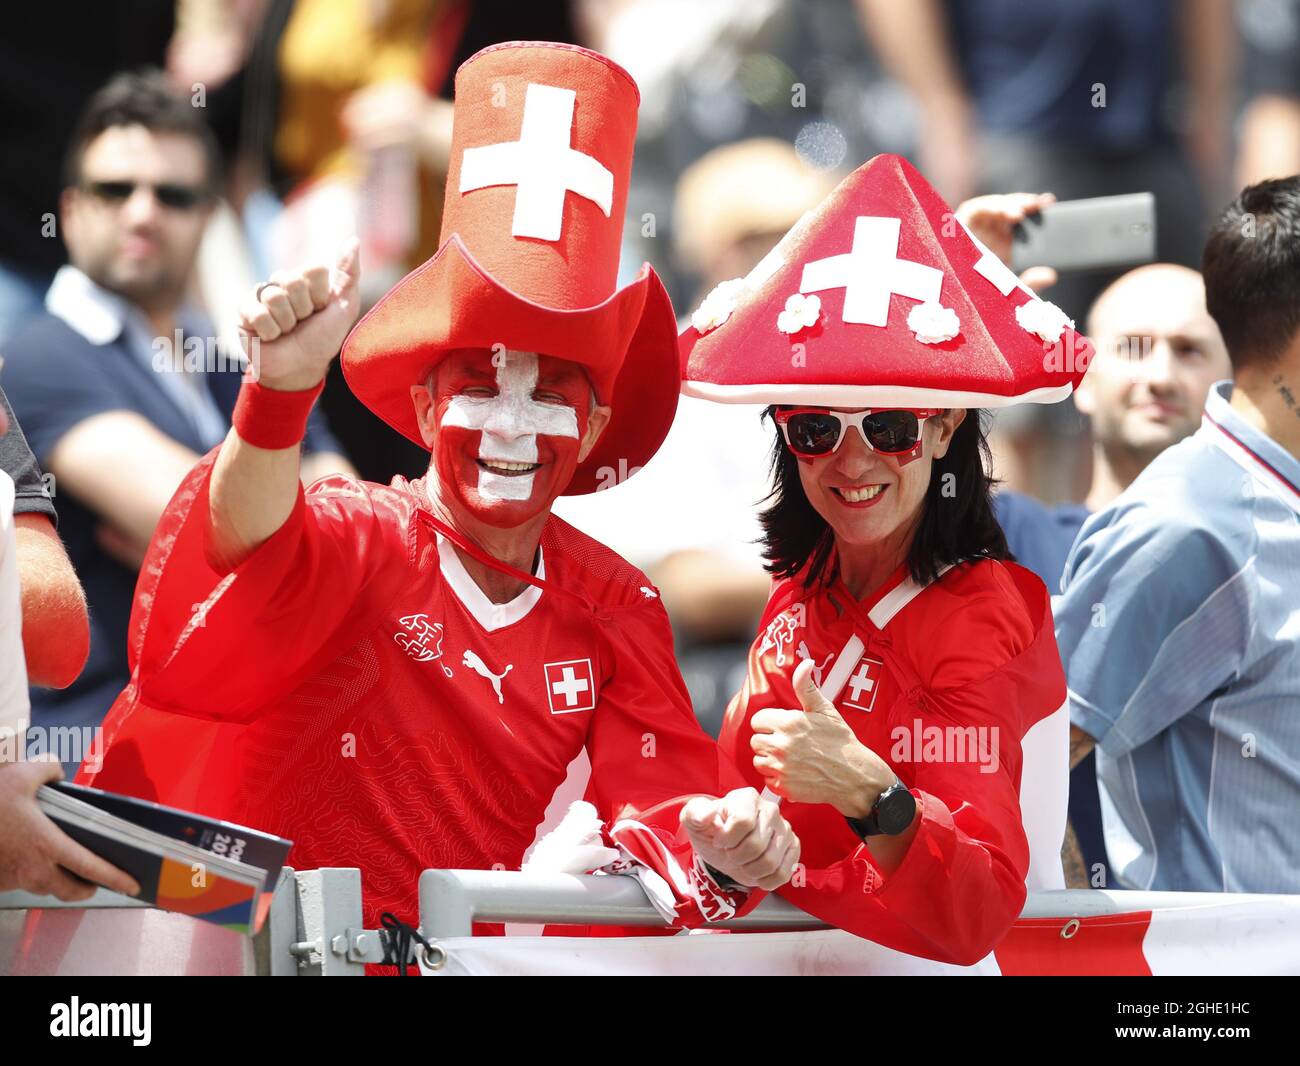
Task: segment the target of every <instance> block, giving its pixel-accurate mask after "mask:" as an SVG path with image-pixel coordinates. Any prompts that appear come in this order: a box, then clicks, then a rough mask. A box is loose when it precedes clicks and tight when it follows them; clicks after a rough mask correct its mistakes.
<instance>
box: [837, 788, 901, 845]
mask: <svg viewBox="0 0 1300 1066" xmlns="http://www.w3.org/2000/svg"><path fill="white" fill-rule="evenodd" d="M915 816H916V799H915V797H913V795H912V793H911V792H909V791H908V789H907V786H906V785H905V784H903V782H901V781H895V782H894V783H893V784H892V785H890V786H889V787H888V788H887V789H885V791H884V792H882V793H881V794H880V797H879V798H878V799H877V800H876V805H875V806H874V807H872V808H871V813H870V814H868V815H867V816H866V817H865V818H849V817H848V816H847V815H846V816H845V819H844V820H845V821H846V822H848V823H849V828H850V829H852V830H853V831H854V832H855V833H857V834H858V836H860V837H862V838H863V839H864V840H865V839H866V838H867V837H874V836H890V837H893V836H898V834H899V833H901V832H902V831H903V830H904V829H906V828H907V827H908V826H909V825H911V824H912V819H913V818H914V817H915Z"/></svg>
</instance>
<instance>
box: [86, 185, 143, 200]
mask: <svg viewBox="0 0 1300 1066" xmlns="http://www.w3.org/2000/svg"><path fill="white" fill-rule="evenodd" d="M90 191H91V192H93V193H94V194H95V195H96V196H98V197H99V198H100V199H101V200H111V201H113V202H120V201H122V200H126V199H129V198H130V196H131V193H133V192H135V183H134V182H130V181H92V182H91V183H90Z"/></svg>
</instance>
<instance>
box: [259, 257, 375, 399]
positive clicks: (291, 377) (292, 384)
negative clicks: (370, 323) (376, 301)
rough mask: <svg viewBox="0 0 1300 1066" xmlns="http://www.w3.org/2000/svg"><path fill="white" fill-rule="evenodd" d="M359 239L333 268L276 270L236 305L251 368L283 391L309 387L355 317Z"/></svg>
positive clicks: (323, 370)
mask: <svg viewBox="0 0 1300 1066" xmlns="http://www.w3.org/2000/svg"><path fill="white" fill-rule="evenodd" d="M358 249H359V244H358V242H357V241H356V240H353V241H351V242H350V243H349V244H348V246H347V248H346V249H345V250H344V252H343V254H342V255H341V256H339V260H338V262H337V263H336V264H335V265H334V268H333V269H332V270H331V268H329V267H327V266H314V267H307V268H306V269H304V270H296V271H293V270H282V271H277V272H276V273H274V274H272V275H271V279H270V281H268V282H266V283H265V284H262V285H259V286H258V287H257V290H256V292H255V293H254V295H253V296H252V297H250V298H249V300H248V301H247V302H246V303H244V304H243V305H242V306H241V307H240V309H239V331H240V333H241V334H243V335H244V337H245V338H246V341H245V347H246V348H247V349H248V356H249V360H250V363H251V365H252V368H253V370H252V373H253V375H254V376H255V377H256V379H257V380H258V381H259V382H260V383H261V384H263V385H265V386H267V387H268V388H272V389H281V390H283V391H286V392H297V391H300V390H303V389H311V388H315V387H316V386H317V385H318V384H320V382H321V381H322V380H323V379H324V377H325V373H326V371H328V370H329V365H330V362H331V361H332V360H333V359H334V356H336V355H337V354H338V351H339V348H341V347H342V346H343V341H344V340H345V339H346V337H347V335H348V330H350V329H351V328H352V323H353V322H355V321H356V319H357V311H358V310H359V308H360V304H361V300H360V297H359V296H358V288H357V285H358V282H359V280H360V278H361V270H360V265H359V262H358V259H359V254H358Z"/></svg>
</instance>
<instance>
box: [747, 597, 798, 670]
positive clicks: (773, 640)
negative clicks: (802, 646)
mask: <svg viewBox="0 0 1300 1066" xmlns="http://www.w3.org/2000/svg"><path fill="white" fill-rule="evenodd" d="M805 620H806V614H805V612H804V605H803V601H800V602H799V603H795V604H792V605H791V606H789V607H787V608H786V609H785V610H784V611H782V612H781V613H780V614H778V615H777V616H776V617H775V618H773V619H772V621H770V622H768V623H767V628H766V629H765V630H763V641H762V643H761V644H759V646H758V654H759V655H762V654H763V653H764V652H766V651H768V650H769V649H771V648H775V649H776V665H777V666H784V665H785V664H786V661H787V656H786V653H787V652H788V651H789V650H790V646H791V645H792V644H793V643H794V632H795V630H796V629H802V628H803V627H804V624H805Z"/></svg>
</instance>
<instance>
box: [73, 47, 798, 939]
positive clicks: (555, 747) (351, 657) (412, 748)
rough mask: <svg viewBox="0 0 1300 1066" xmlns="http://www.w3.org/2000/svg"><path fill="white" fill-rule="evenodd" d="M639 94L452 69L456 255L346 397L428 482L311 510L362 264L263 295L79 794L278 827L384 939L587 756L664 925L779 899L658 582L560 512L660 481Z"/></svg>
mask: <svg viewBox="0 0 1300 1066" xmlns="http://www.w3.org/2000/svg"><path fill="white" fill-rule="evenodd" d="M637 104H638V93H637V89H636V86H635V84H634V83H633V81H632V79H631V78H630V77H629V76H628V74H627V73H626V72H625V71H623V70H622V69H621V68H619V67H617V66H615V65H614V64H613V63H611V62H610V61H609V60H607V59H606V58H604V57H603V56H600V55H597V54H596V53H594V52H589V51H587V50H585V49H580V48H575V47H571V46H567V45H558V44H549V43H512V44H506V45H498V46H494V47H492V48H489V49H486V50H484V51H482V52H480V53H478V54H477V55H476V56H474V57H473V58H471V59H470V60H469V61H467V62H466V63H465V65H464V66H463V67H462V68H461V70H460V71H459V73H458V75H457V79H456V101H455V107H456V123H455V133H454V139H453V144H452V163H451V170H450V176H449V180H448V184H447V191H446V208H445V211H444V215H443V219H444V224H443V225H444V228H443V243H442V246H441V248H440V250H439V251H438V253H437V254H436V255H435V256H434V257H433V258H432V259H431V260H429V262H427V263H426V264H424V266H422V267H421V268H419V269H418V270H416V271H415V272H414V273H412V274H411V275H409V276H408V277H407V278H405V279H404V280H403V281H402V282H401V283H399V284H398V285H397V286H396V287H395V288H394V289H393V290H392V291H391V292H389V293H388V295H387V296H386V297H385V298H384V299H383V300H381V301H380V302H379V303H378V304H377V305H376V306H375V307H374V308H373V309H372V310H371V311H370V312H369V314H367V315H366V316H365V318H363V319H362V320H361V322H360V323H359V324H357V326H356V327H355V329H353V330H352V331H351V333H350V334H348V335H347V340H346V343H343V354H342V361H343V368H344V372H345V374H346V377H347V380H348V382H349V384H350V385H351V387H352V388H353V390H354V391H355V392H356V393H357V395H358V396H359V397H360V398H361V399H362V400H363V401H364V402H365V403H366V404H367V405H368V406H369V407H370V408H371V409H372V410H374V411H375V412H376V413H378V414H379V415H380V416H381V417H382V418H384V419H385V420H387V421H388V422H389V423H390V424H392V425H393V426H394V427H396V428H397V429H398V430H400V431H401V432H403V433H405V434H406V435H407V436H408V437H410V438H411V439H412V440H414V441H417V442H418V443H420V444H422V445H424V446H425V447H427V448H429V449H430V451H431V457H430V467H429V473H428V476H427V477H426V478H424V479H422V480H421V481H415V482H407V481H405V480H404V479H401V478H398V479H396V480H394V482H393V483H392V485H391V486H380V485H374V484H368V483H365V482H358V481H353V480H349V479H342V478H339V479H331V480H327V481H323V482H319V483H317V484H316V485H314V486H313V487H312V488H311V490H310V491H308V492H306V493H305V494H304V492H303V491H302V489H301V487H300V486H299V484H298V470H299V467H298V444H299V442H300V440H301V436H302V430H303V425H304V420H305V418H306V412H307V411H308V410H309V409H310V407H311V405H312V403H313V401H314V400H315V397H316V395H317V393H318V392H319V388H320V383H321V381H322V380H323V378H324V375H325V371H326V369H327V368H328V365H329V363H330V361H331V360H332V358H333V356H334V354H335V352H336V351H337V350H338V348H339V345H340V343H342V342H343V340H344V336H345V334H347V331H348V327H349V326H350V325H351V323H352V321H353V319H354V318H355V316H356V312H357V277H358V268H357V263H356V258H355V251H352V252H349V253H348V254H346V255H345V256H344V257H343V259H342V260H341V261H340V263H339V264H338V266H337V268H336V269H335V270H334V272H333V274H332V275H331V273H330V272H329V271H328V270H327V269H325V268H317V269H312V270H308V271H304V272H303V273H301V274H289V275H282V276H276V277H274V278H273V279H272V280H271V282H269V283H268V284H266V285H263V286H261V287H259V290H258V293H257V295H256V297H255V299H254V300H253V302H252V303H251V304H250V305H249V307H248V308H247V310H246V311H245V312H244V324H245V328H246V330H247V332H248V333H249V334H251V335H255V337H256V338H257V339H258V340H259V341H260V353H259V355H260V358H255V362H256V364H257V365H258V369H259V370H260V380H258V381H245V383H244V385H243V389H242V392H241V397H240V403H239V408H238V409H237V411H236V415H235V419H234V430H233V431H232V433H231V435H230V436H229V437H228V438H227V440H226V441H225V443H224V444H223V445H222V446H221V448H220V449H219V450H218V451H217V452H215V453H214V454H213V455H212V456H209V457H208V458H207V459H206V460H205V461H204V462H203V463H202V464H200V466H199V467H198V468H196V470H195V471H194V472H193V473H192V474H191V475H190V476H189V478H188V479H187V480H186V481H185V483H184V484H183V485H182V487H181V489H180V490H179V491H178V493H177V495H176V497H175V498H174V499H173V501H172V503H171V505H170V507H169V508H168V511H167V513H166V514H165V515H164V517H163V519H162V521H161V524H160V525H159V528H158V531H157V533H156V535H155V538H154V541H153V544H152V545H151V548H150V552H149V556H148V558H147V560H146V562H145V565H144V568H143V570H142V577H141V582H140V587H139V590H138V596H137V600H136V608H135V613H134V616H133V618H132V628H131V649H130V650H131V661H132V666H133V676H132V681H131V684H130V685H129V687H128V688H127V689H126V690H125V691H124V692H123V694H122V696H121V697H120V698H119V699H118V701H117V703H116V705H115V706H114V708H113V710H112V712H111V713H110V715H109V717H108V720H107V722H106V724H105V732H106V741H107V748H106V751H105V753H104V756H103V765H102V767H94V766H91V765H89V764H88V765H87V766H85V767H83V770H82V775H81V779H82V780H83V781H84V782H88V783H93V784H95V785H98V786H100V787H103V788H107V789H115V790H120V791H124V792H129V793H131V794H134V795H139V796H144V797H146V798H148V799H154V800H158V801H161V802H165V803H169V804H173V805H177V806H182V807H188V808H191V809H193V810H196V811H199V812H201V813H205V814H208V815H213V816H218V817H223V818H226V819H229V820H232V821H236V822H242V823H245V824H248V825H251V826H254V827H256V828H259V829H262V830H266V831H270V832H274V833H279V834H281V835H283V836H286V837H289V838H291V839H293V840H294V842H295V843H294V849H293V852H292V853H291V854H290V856H289V861H290V862H291V863H292V864H293V865H294V866H296V867H299V868H310V867H317V866H357V867H360V868H361V870H362V881H363V902H364V910H365V916H366V921H367V924H368V925H369V927H371V928H376V927H377V923H378V921H379V917H380V914H381V912H383V911H386V910H395V911H397V912H398V913H399V914H400V915H401V917H402V918H403V919H405V920H407V921H409V922H413V921H414V914H415V901H416V884H417V880H418V878H419V874H420V871H422V870H424V869H426V868H430V867H444V868H458V867H470V868H482V869H488V868H497V869H502V868H504V869H512V868H517V867H518V866H519V864H520V861H521V860H522V858H523V856H524V852H525V850H526V849H527V847H528V846H529V844H530V842H531V841H532V840H533V839H534V835H535V832H536V831H537V829H538V826H539V823H541V822H542V819H543V814H544V812H545V811H546V809H547V806H548V803H549V801H550V800H551V798H552V794H553V793H554V792H555V790H556V787H557V786H558V785H559V784H560V783H561V782H562V781H564V780H565V776H566V771H567V770H568V768H569V767H570V765H571V764H574V763H575V762H577V761H579V760H580V759H581V758H582V757H583V755H584V751H585V755H586V757H587V758H588V759H589V761H590V764H591V771H590V787H589V788H588V791H587V795H588V798H589V799H590V800H591V801H592V802H593V803H594V805H595V807H596V808H597V811H596V812H589V814H588V816H587V823H585V824H583V825H580V826H579V827H578V828H579V830H580V833H579V834H578V836H579V838H580V839H582V840H583V841H584V842H586V843H591V838H592V835H593V834H598V833H599V823H598V822H596V821H595V818H596V817H597V812H598V815H599V818H600V819H603V821H604V822H605V823H606V824H607V825H608V826H611V827H612V828H611V829H610V831H609V833H608V834H607V836H606V839H607V840H610V841H612V842H615V843H617V844H618V845H619V846H620V847H621V848H622V849H623V850H624V851H626V852H628V853H630V854H631V855H632V856H633V857H634V858H636V859H637V860H638V861H639V862H640V863H641V867H640V869H642V870H643V871H645V870H649V871H652V873H647V874H645V877H646V880H647V883H648V884H650V885H652V886H653V887H654V888H655V889H657V890H658V891H657V894H656V897H655V898H656V899H657V900H658V901H659V902H660V903H661V904H662V906H663V908H664V910H665V912H666V914H667V916H669V917H670V918H672V919H673V920H674V921H680V922H683V923H686V924H694V923H698V922H699V921H701V920H703V918H704V917H706V916H707V917H711V918H716V917H722V916H725V915H728V914H733V913H735V912H736V911H737V910H738V908H740V907H742V906H746V905H749V904H752V902H753V901H754V900H755V899H756V898H757V894H753V893H748V894H747V893H746V892H745V887H747V886H759V887H762V888H771V887H775V886H776V885H777V884H779V883H781V882H783V881H784V880H785V879H787V878H788V877H789V874H790V871H791V869H792V868H793V865H794V863H795V861H796V859H797V854H798V850H797V849H798V845H797V841H796V840H795V839H794V838H793V835H792V834H791V833H790V831H789V827H788V825H787V824H786V823H785V822H784V820H783V819H782V818H781V816H780V814H779V812H778V811H777V809H776V807H775V805H774V804H772V803H770V802H769V801H767V800H760V798H759V796H758V793H757V792H756V791H755V790H753V789H748V788H741V789H738V790H736V791H732V792H729V793H728V794H727V796H726V797H725V798H724V799H716V798H710V797H717V796H720V795H722V794H723V793H724V792H728V781H727V779H728V778H729V777H731V778H734V777H735V775H734V774H732V773H731V772H730V771H729V770H728V769H727V768H726V767H725V765H722V764H720V760H719V759H718V755H717V750H716V747H715V745H714V743H713V741H712V740H710V739H709V738H708V737H707V735H705V734H704V733H703V732H702V731H701V730H700V728H699V727H698V725H697V724H696V722H695V719H694V716H693V714H692V711H691V707H690V702H689V699H688V697H687V694H686V689H685V686H684V684H683V682H682V680H681V676H680V674H679V672H678V670H677V667H676V664H675V662H674V659H673V648H672V635H671V632H670V630H669V627H668V619H667V615H666V614H665V612H664V610H663V607H662V605H661V604H660V602H659V599H658V594H657V592H656V591H655V589H654V587H653V586H652V585H651V583H650V582H649V580H648V579H647V578H646V577H645V575H644V574H642V573H640V572H639V571H637V570H636V569H634V568H633V567H632V566H630V565H629V564H627V563H625V562H624V561H623V560H622V559H620V558H619V557H618V556H616V555H615V554H614V553H613V552H611V551H610V550H609V549H607V548H605V547H603V546H602V545H600V544H598V543H596V542H595V541H593V540H591V539H590V538H588V537H586V536H584V535H583V534H581V533H579V532H578V531H577V530H575V529H573V528H572V527H570V526H568V525H566V524H565V523H564V522H562V521H560V520H559V519H557V518H554V517H553V516H551V514H550V507H551V503H552V501H553V500H554V499H555V498H556V496H558V495H559V494H561V493H584V492H592V491H594V490H596V489H598V488H601V487H605V486H607V485H610V484H613V483H614V482H615V481H616V480H617V479H618V477H619V476H625V475H626V473H627V472H628V471H635V470H636V469H637V468H639V467H640V466H641V465H642V464H644V463H645V462H646V461H648V460H649V458H650V457H651V456H652V455H653V454H654V452H655V450H656V448H657V447H658V446H659V444H660V443H661V441H662V440H663V437H664V435H665V433H666V432H667V429H668V426H669V424H670V422H671V421H672V417H673V412H674V410H675V407H676V398H677V394H678V390H679V387H680V380H681V377H680V370H679V367H678V363H677V357H676V338H675V325H674V317H673V312H672V307H671V305H670V303H669V301H668V298H667V296H666V294H665V292H664V289H663V286H662V284H661V283H660V281H659V279H658V278H657V277H656V276H655V274H654V273H653V271H651V270H650V269H649V267H645V268H643V270H642V271H641V273H640V274H639V275H638V277H637V278H636V280H635V281H634V282H633V283H632V284H631V285H629V286H627V287H625V288H623V289H620V290H616V288H615V275H616V270H617V264H618V247H619V238H620V233H621V228H622V219H623V216H624V208H625V202H626V197H627V189H628V180H629V174H630V169H631V161H632V143H633V135H634V131H635V124H636V109H637ZM647 746H649V747H650V748H651V749H653V750H651V751H649V752H647ZM736 783H737V784H739V782H738V781H737V782H736ZM692 794H705V796H704V797H703V798H699V799H696V800H692V801H690V802H689V803H688V802H687V801H686V800H685V799H683V798H682V797H689V796H690V795H692ZM683 812H684V813H683ZM580 820H581V819H580ZM679 822H680V824H679ZM616 823H617V824H616ZM571 828H572V824H571ZM742 829H752V830H754V831H753V832H752V833H749V834H748V837H747V839H746V840H745V841H744V842H743V846H735V845H736V844H737V843H738V841H736V840H733V839H731V838H732V837H733V836H735V835H736V834H737V833H739V835H740V836H746V833H744V832H740V831H741V830H742ZM595 839H596V841H597V842H598V841H599V836H596V838H595ZM597 850H599V849H597ZM588 853H590V849H588ZM718 874H721V875H725V877H719V876H717V875H718ZM728 878H730V881H728V880H727V879H728Z"/></svg>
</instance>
